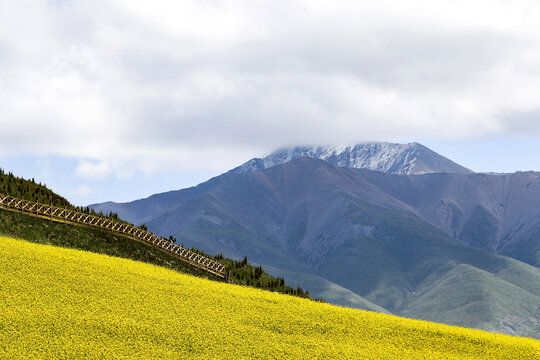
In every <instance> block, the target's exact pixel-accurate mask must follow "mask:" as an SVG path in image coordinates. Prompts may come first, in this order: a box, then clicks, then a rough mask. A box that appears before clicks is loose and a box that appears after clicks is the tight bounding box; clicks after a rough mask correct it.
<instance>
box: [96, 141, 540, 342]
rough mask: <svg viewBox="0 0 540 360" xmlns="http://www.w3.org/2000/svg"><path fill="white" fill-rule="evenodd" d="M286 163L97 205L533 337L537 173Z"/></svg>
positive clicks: (391, 305) (414, 309) (320, 290)
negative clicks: (128, 200) (422, 171)
mask: <svg viewBox="0 0 540 360" xmlns="http://www.w3.org/2000/svg"><path fill="white" fill-rule="evenodd" d="M407 147H418V145H415V144H412V145H408V146H405V148H407ZM396 156H398V157H399V155H396ZM287 158H289V160H288V161H286V162H282V163H280V164H274V165H272V166H268V167H266V166H265V167H264V168H261V169H260V170H257V169H251V170H249V171H247V170H246V169H244V170H242V171H240V170H239V168H237V169H235V170H233V171H231V172H229V173H226V174H223V175H221V176H219V177H216V178H214V179H211V180H210V181H208V182H206V183H203V184H201V185H199V186H196V187H193V188H189V189H184V190H179V191H173V192H169V193H164V194H158V195H154V196H151V197H149V198H147V199H142V200H138V201H135V202H132V203H126V204H114V203H106V204H100V205H94V206H93V208H95V209H97V210H104V211H109V210H112V211H116V212H118V213H119V215H120V216H121V217H124V218H126V219H127V220H130V221H133V222H136V223H143V222H144V223H146V224H147V225H148V227H149V229H150V230H152V231H154V232H156V233H158V234H162V235H169V234H172V235H175V236H176V237H177V238H178V239H179V241H181V242H183V243H184V246H188V247H190V246H196V247H198V248H201V249H203V250H205V251H208V252H210V253H220V252H221V253H223V254H224V255H226V256H232V257H237V258H241V257H243V256H246V255H247V256H248V259H250V260H251V261H253V262H255V263H259V264H263V266H264V267H265V268H267V269H268V270H271V271H272V272H273V273H274V274H276V275H280V276H285V277H286V279H287V281H288V282H291V283H292V284H293V285H294V282H295V281H296V282H298V283H299V284H300V285H301V286H302V287H307V288H309V289H310V293H311V294H312V295H315V296H319V295H321V296H324V297H325V298H326V299H329V300H330V301H332V302H336V303H339V304H343V305H346V306H353V307H360V308H367V309H371V310H376V311H387V312H391V313H394V314H399V315H403V316H408V317H416V318H422V319H428V320H433V321H438V322H443V323H449V324H456V325H462V326H469V327H476V328H482V329H487V330H492V331H502V332H506V333H512V334H519V335H527V336H534V337H540V269H539V268H538V266H539V264H540V261H539V245H538V244H539V242H538V240H536V239H538V235H540V226H539V224H540V211H539V209H538V208H537V206H536V201H537V200H540V199H538V198H539V197H540V177H539V176H537V174H536V173H516V174H512V175H502V176H501V175H485V174H474V173H472V172H470V171H466V170H464V171H462V172H457V170H448V172H447V173H444V171H443V170H444V169H440V168H439V169H436V168H435V167H434V166H432V167H431V170H432V171H430V172H433V173H427V174H422V175H395V174H400V173H404V172H409V171H414V167H411V166H410V164H412V162H411V161H406V162H403V161H401V160H400V161H401V162H400V163H401V164H403V166H404V168H403V169H401V170H400V169H398V168H393V167H386V169H387V172H386V173H385V172H381V171H372V170H366V169H357V168H355V167H354V166H344V167H338V166H336V165H335V164H333V163H332V162H331V161H323V160H320V159H314V158H310V157H298V158H295V157H294V156H290V157H289V156H288V157H287ZM349 161H350V164H358V162H357V161H355V159H351V158H349ZM387 163H389V162H387ZM415 163H417V162H415ZM350 164H349V165H350ZM381 168H382V167H381ZM411 169H412V170H411ZM390 172H392V173H395V174H390ZM425 172H427V171H425ZM376 307H377V308H376Z"/></svg>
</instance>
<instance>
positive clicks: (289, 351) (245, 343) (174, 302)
mask: <svg viewBox="0 0 540 360" xmlns="http://www.w3.org/2000/svg"><path fill="white" fill-rule="evenodd" d="M0 289H1V291H2V295H3V296H2V297H0V358H3V359H4V358H5V359H13V358H43V359H53V358H75V359H98V358H107V359H109V358H115V359H134V358H145V359H146V358H151V359H209V358H219V359H314V358H324V359H415V360H416V359H486V360H496V359H509V360H510V359H512V360H514V359H523V360H528V359H531V360H533V359H538V358H539V357H540V341H537V340H533V339H526V338H517V337H511V336H506V335H499V334H492V333H486V332H483V331H477V330H470V329H463V328H457V327H451V326H446V325H440V324H436V323H430V322H424V321H417V320H410V319H404V318H400V317H396V316H391V315H385V314H378V313H374V312H366V311H361V310H353V309H348V308H342V307H337V306H333V305H329V304H321V303H317V302H314V301H309V300H306V299H300V298H298V297H292V296H286V295H281V294H276V293H272V292H268V291H261V290H258V289H254V288H249V287H242V286H237V285H231V284H224V283H218V282H215V281H208V280H205V279H201V278H198V277H193V276H189V275H183V274H179V273H178V272H174V271H170V270H168V269H164V268H162V267H157V266H153V265H149V264H143V263H140V262H134V261H130V260H125V259H119V258H113V257H108V256H104V255H99V254H94V253H90V252H82V251H79V250H72V249H62V248H59V247H53V246H44V245H38V244H32V243H29V242H26V241H21V240H15V239H11V238H5V237H0Z"/></svg>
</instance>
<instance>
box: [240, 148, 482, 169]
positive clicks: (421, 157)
mask: <svg viewBox="0 0 540 360" xmlns="http://www.w3.org/2000/svg"><path fill="white" fill-rule="evenodd" d="M300 157H309V158H314V159H321V160H325V161H327V162H329V163H331V164H333V165H336V166H339V167H347V168H354V169H368V170H374V171H380V172H384V173H388V174H397V175H411V174H427V173H456V174H470V173H472V171H471V170H469V169H466V168H464V167H463V166H461V165H458V164H456V163H455V162H453V161H451V160H449V159H447V158H445V157H444V156H441V155H439V154H437V153H436V152H434V151H432V150H430V149H428V148H427V147H425V146H423V145H421V144H419V143H410V144H392V143H364V144H358V145H354V146H340V147H339V146H338V147H336V146H333V147H331V146H311V147H307V146H304V147H294V148H284V149H279V150H276V151H274V152H273V153H271V154H270V155H267V156H265V157H264V158H262V159H259V158H256V159H251V160H249V161H248V162H246V163H245V164H243V165H241V166H239V167H237V168H236V169H233V170H232V172H239V173H245V172H252V171H261V170H264V169H268V168H270V167H272V166H276V165H280V164H284V163H287V162H289V161H291V160H294V159H297V158H300Z"/></svg>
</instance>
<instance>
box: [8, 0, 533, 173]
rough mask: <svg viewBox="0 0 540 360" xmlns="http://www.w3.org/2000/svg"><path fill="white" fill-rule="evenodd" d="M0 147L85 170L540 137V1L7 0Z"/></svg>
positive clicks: (150, 168)
mask: <svg viewBox="0 0 540 360" xmlns="http://www.w3.org/2000/svg"><path fill="white" fill-rule="evenodd" d="M0 79H2V80H1V82H0V127H1V131H0V156H13V155H20V154H40V155H59V156H64V157H70V158H75V159H78V161H79V163H78V165H77V167H76V172H77V174H78V175H79V176H81V177H85V178H93V177H94V178H95V177H105V176H109V175H111V174H114V175H116V176H117V177H119V178H122V177H129V176H130V174H132V173H133V172H136V171H142V172H145V173H152V172H156V171H162V170H164V169H166V170H174V169H188V170H190V169H191V170H194V171H198V170H203V169H208V168H215V169H217V168H219V169H221V168H223V169H226V168H229V167H231V166H232V165H237V164H238V163H239V162H242V161H244V160H247V157H248V155H254V154H257V155H260V154H262V153H264V152H267V151H270V150H272V149H274V148H276V147H279V146H284V145H295V144H328V143H342V144H343V143H355V142H361V141H366V140H369V141H378V140H384V141H401V140H403V139H415V138H474V137H483V136H500V135H527V136H540V121H538V120H539V114H540V96H539V94H540V4H539V3H538V2H537V1H502V0H501V1H495V0H493V1H481V0H479V1H455V0H454V1H442V0H429V1H428V0H426V1H419V0H416V1H406V2H404V1H385V0H382V1H381V0H379V1H336V0H334V1H314V0H306V1H300V0H298V1H254V0H246V1H212V0H207V1H201V0H197V1H162V0H153V1H134V0H115V1H100V0H97V1H68V0H65V1H62V0H57V1H53V0H49V1H37V0H34V1H24V0H17V1H2V2H0Z"/></svg>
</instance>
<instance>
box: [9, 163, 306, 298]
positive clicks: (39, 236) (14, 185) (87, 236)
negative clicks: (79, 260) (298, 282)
mask: <svg viewBox="0 0 540 360" xmlns="http://www.w3.org/2000/svg"><path fill="white" fill-rule="evenodd" d="M0 193H4V194H6V193H7V194H8V195H10V196H14V197H19V198H23V199H25V200H31V201H37V202H40V203H44V204H53V205H55V206H62V207H66V208H69V209H72V210H77V211H83V212H86V213H89V212H90V213H92V211H91V210H89V209H88V208H80V207H75V206H73V205H71V204H70V203H69V202H68V201H67V200H66V199H65V198H63V197H61V196H59V195H57V194H55V193H54V192H53V191H52V190H50V189H48V188H47V187H46V186H45V185H42V184H38V183H36V182H35V181H34V180H33V179H32V180H25V179H22V178H19V177H16V176H14V175H13V174H11V173H8V174H6V173H4V171H3V170H1V169H0ZM94 214H95V213H94ZM97 215H103V214H97ZM107 217H111V218H113V219H115V220H120V219H118V216H117V214H114V213H111V214H107ZM120 221H121V220H120ZM142 227H144V225H143V226H142ZM0 234H2V235H6V236H12V237H18V238H21V239H25V240H27V241H31V242H35V243H40V244H49V245H55V246H61V247H66V248H73V249H80V250H86V251H91V252H95V253H100V254H106V255H111V256H117V257H123V258H126V259H132V260H136V261H142V262H146V263H151V264H155V265H160V266H164V267H167V268H169V269H173V270H176V271H179V272H182V273H187V274H192V275H196V276H201V277H206V278H210V279H213V280H221V278H219V277H217V276H214V275H211V274H209V273H207V272H205V271H203V270H200V269H198V268H196V267H193V266H191V265H189V264H186V263H184V262H183V261H181V260H179V259H177V258H176V257H174V256H172V255H170V254H167V253H166V252H162V251H160V250H159V249H158V248H156V247H153V246H150V245H147V244H143V243H139V242H137V241H135V240H133V239H130V238H128V237H124V236H122V235H119V234H116V233H113V232H110V231H107V230H104V229H99V228H94V227H86V226H73V225H68V224H61V223H56V222H51V221H48V220H44V219H39V218H34V217H31V216H28V215H24V214H19V213H12V212H9V211H5V210H0ZM192 250H193V251H195V252H198V253H200V254H203V255H205V256H208V257H210V258H215V259H217V260H219V261H220V262H222V263H224V264H225V265H226V267H227V281H228V282H230V283H234V284H240V285H247V286H252V287H256V288H261V289H265V290H271V291H276V292H279V293H284V294H290V295H294V296H299V297H306V298H309V292H307V291H304V290H303V289H302V288H300V287H298V288H296V289H294V288H291V287H290V286H287V285H285V280H284V279H283V278H275V277H273V276H271V275H269V274H268V273H266V272H264V270H263V269H262V268H261V267H255V266H252V265H250V264H248V262H247V258H244V259H243V260H240V261H236V260H232V259H228V258H224V257H223V255H218V256H216V257H213V256H211V255H208V254H204V253H202V252H201V251H198V250H197V249H192Z"/></svg>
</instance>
